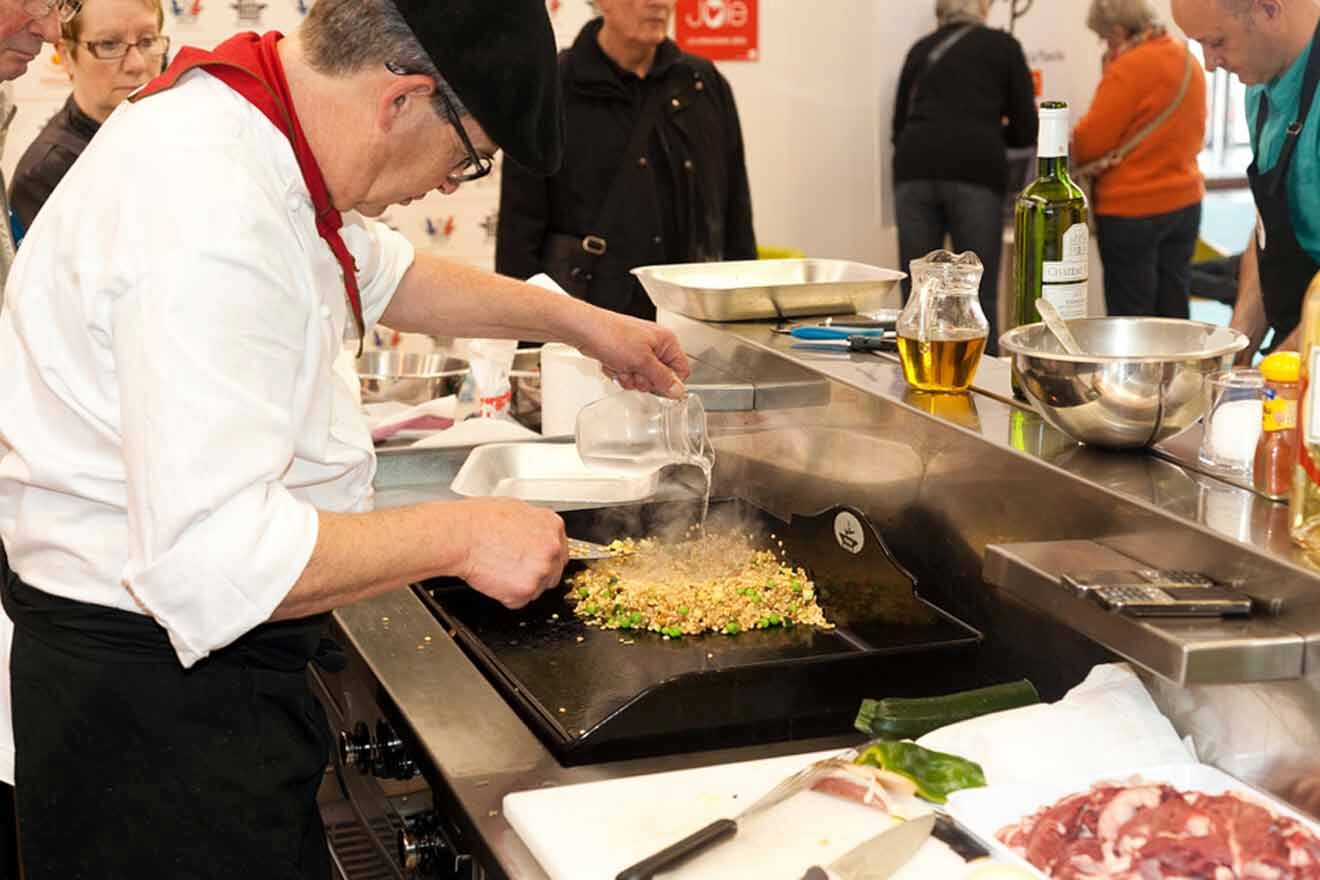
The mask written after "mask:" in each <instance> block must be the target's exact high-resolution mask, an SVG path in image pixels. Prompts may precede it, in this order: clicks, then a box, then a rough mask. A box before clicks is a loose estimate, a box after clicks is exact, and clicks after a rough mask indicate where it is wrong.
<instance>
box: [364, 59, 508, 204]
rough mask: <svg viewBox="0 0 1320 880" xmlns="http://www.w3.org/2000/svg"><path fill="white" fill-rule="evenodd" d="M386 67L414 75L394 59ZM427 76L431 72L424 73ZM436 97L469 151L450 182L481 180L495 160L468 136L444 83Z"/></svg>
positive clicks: (439, 84)
mask: <svg viewBox="0 0 1320 880" xmlns="http://www.w3.org/2000/svg"><path fill="white" fill-rule="evenodd" d="M385 69H386V70H388V71H389V72H390V73H392V74H394V75H395V76H412V75H414V73H415V72H414V71H410V70H406V69H404V68H402V67H400V66H399V65H397V64H395V63H394V62H392V61H387V62H385ZM422 75H423V76H427V75H429V74H422ZM435 94H436V97H437V98H439V101H440V109H441V111H442V113H443V115H444V117H445V121H447V122H448V123H449V124H450V125H452V126H453V127H454V130H455V131H457V132H458V139H459V140H460V141H462V143H463V149H464V150H466V151H467V157H466V158H464V159H463V162H462V163H461V164H460V165H459V166H458V167H456V168H455V169H454V170H453V171H451V172H449V174H448V178H449V182H450V183H467V182H469V181H472V180H479V179H481V178H483V177H485V176H486V175H487V174H490V172H491V170H492V169H493V168H494V167H495V160H494V159H493V158H492V157H490V156H487V155H486V154H485V153H480V152H477V148H476V147H474V146H473V145H472V139H471V138H470V137H468V133H467V130H466V129H465V128H463V123H462V121H461V120H460V119H459V115H458V108H457V107H455V106H454V102H453V101H452V100H450V98H449V94H448V90H447V89H446V88H445V86H444V84H443V83H439V82H437V83H436V90H435Z"/></svg>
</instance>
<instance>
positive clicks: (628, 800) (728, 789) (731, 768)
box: [504, 752, 968, 880]
mask: <svg viewBox="0 0 1320 880" xmlns="http://www.w3.org/2000/svg"><path fill="white" fill-rule="evenodd" d="M831 754H836V752H818V753H815V754H807V755H788V756H785V757H780V758H768V759H765V760H760V761H747V762H743V763H739V764H722V765H718V766H714V767H699V768H695V769H692V770H677V771H674V772H671V773H657V774H648V775H643V776H630V777H626V778H623V779H610V780H606V781H603V782H589V783H584V784H582V785H569V786H563V787H559V788H543V789H537V790H535V791H520V792H514V793H512V794H509V795H506V796H505V798H504V814H505V817H506V818H507V819H508V820H509V824H510V825H512V826H513V828H514V830H515V831H517V832H518V835H519V837H521V838H522V839H523V842H524V843H526V844H527V848H528V849H529V850H531V852H532V855H534V856H535V857H536V860H537V861H538V862H540V863H541V866H542V867H543V868H544V869H545V871H546V873H547V874H549V875H550V877H551V878H552V880H613V878H614V877H615V875H617V874H618V873H619V871H621V870H623V869H624V868H626V867H628V866H629V865H632V864H634V863H636V862H638V861H641V860H642V859H644V858H646V857H647V856H650V855H652V854H654V853H655V852H657V851H658V850H661V849H663V848H664V847H666V846H668V845H669V844H671V843H674V842H675V841H677V840H680V839H682V838H683V837H686V836H687V835H688V834H690V833H691V832H693V831H696V830H697V829H699V828H701V827H703V826H704V825H706V824H707V823H709V822H712V821H714V820H716V819H721V818H726V817H733V816H736V815H737V814H738V813H739V812H740V811H741V810H742V809H743V808H744V807H746V806H748V805H749V804H751V803H752V802H753V801H755V800H756V799H757V798H758V797H760V796H761V795H762V794H764V793H765V792H767V791H769V790H770V789H771V788H773V787H774V786H775V784H777V783H778V782H780V781H781V780H783V779H785V778H786V777H788V776H791V775H792V774H793V773H795V772H797V771H798V770H800V769H801V768H803V767H805V766H806V765H807V764H810V763H811V762H812V761H816V760H819V759H820V758H824V757H828V756H829V755H831ZM894 821H895V820H894V819H892V818H891V817H890V816H888V814H886V813H885V812H884V811H882V810H878V809H876V808H874V807H865V806H862V805H860V804H857V803H853V802H851V801H847V800H844V799H842V798H838V797H833V796H830V795H825V794H821V793H819V792H814V791H804V792H801V793H799V794H797V795H795V796H793V797H792V798H789V799H788V800H786V801H784V802H783V803H781V804H780V805H778V806H777V807H775V808H774V809H772V810H770V811H767V812H766V813H763V814H761V815H760V816H759V817H757V818H755V819H753V820H751V821H749V822H747V823H744V824H743V825H742V826H740V828H739V830H738V834H737V836H736V837H734V838H733V839H731V840H728V841H726V842H724V843H721V844H718V845H717V846H715V847H712V848H711V849H710V850H709V851H707V852H706V853H704V854H702V855H701V856H699V857H697V858H696V859H694V860H693V861H691V862H688V863H687V864H685V865H683V866H682V867H681V868H680V869H679V870H678V871H675V872H673V873H672V874H665V875H661V876H664V877H671V878H675V880H678V878H681V880H717V878H718V880H743V878H746V880H778V878H782V880H799V878H801V876H802V874H803V873H804V872H805V871H806V869H807V868H809V867H811V866H812V865H816V864H819V865H825V864H828V863H829V862H830V861H831V860H832V859H834V858H836V857H838V856H839V855H842V854H843V853H845V852H847V851H848V850H849V849H851V848H852V847H854V846H856V845H857V844H859V843H861V842H862V841H864V840H867V839H869V838H871V837H874V836H875V835H876V834H878V833H880V832H881V831H883V830H884V829H885V828H888V827H889V826H890V825H892V824H893V823H894ZM967 873H968V871H967V868H966V866H965V865H964V864H963V862H962V860H961V859H960V858H958V857H957V856H955V855H954V854H953V853H952V852H950V851H949V849H948V848H947V847H945V846H944V845H943V844H942V843H940V842H939V841H935V840H930V841H927V843H926V845H925V846H924V847H923V848H922V850H921V851H920V852H919V853H918V854H917V856H916V857H914V858H913V860H912V861H911V862H909V863H908V864H907V865H906V866H905V867H904V868H903V869H902V871H900V872H899V873H897V874H895V875H894V876H893V880H961V878H963V877H965V876H966V874H967Z"/></svg>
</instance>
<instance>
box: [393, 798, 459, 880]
mask: <svg viewBox="0 0 1320 880" xmlns="http://www.w3.org/2000/svg"><path fill="white" fill-rule="evenodd" d="M438 825H439V820H438V818H437V817H436V815H435V814H434V813H421V814H419V815H417V816H414V817H413V818H411V819H408V820H406V821H405V823H404V826H403V828H402V829H400V831H399V837H398V843H399V864H400V865H402V866H403V870H404V872H405V873H407V874H411V875H415V874H417V873H418V872H420V871H426V872H433V871H435V870H436V869H438V868H439V867H440V865H441V863H442V860H443V859H444V857H445V855H446V854H448V852H449V846H448V845H447V844H446V843H445V840H444V838H443V837H442V836H441V835H440V832H439V830H438V828H437V826H438ZM428 876H429V874H428Z"/></svg>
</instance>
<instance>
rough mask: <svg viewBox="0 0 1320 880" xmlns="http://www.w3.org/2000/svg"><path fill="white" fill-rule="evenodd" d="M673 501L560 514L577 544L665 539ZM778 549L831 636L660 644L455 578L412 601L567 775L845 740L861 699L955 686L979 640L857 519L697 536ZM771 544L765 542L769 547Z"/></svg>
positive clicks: (727, 522) (739, 507)
mask: <svg viewBox="0 0 1320 880" xmlns="http://www.w3.org/2000/svg"><path fill="white" fill-rule="evenodd" d="M699 511H700V506H699V505H698V504H691V503H687V502H670V503H661V504H650V505H638V506H633V507H625V508H609V509H606V510H593V511H578V512H570V513H567V514H565V515H564V520H565V526H566V527H567V530H568V533H569V534H570V535H571V536H573V537H576V538H585V539H587V540H593V541H608V540H611V539H613V538H616V537H625V536H627V537H644V536H659V537H662V538H665V539H668V540H675V539H678V538H680V537H681V536H682V534H683V533H684V532H686V530H687V529H688V527H689V526H690V525H691V524H692V523H693V522H695V521H696V519H697V518H698V517H699ZM730 527H732V528H738V529H740V530H742V531H745V532H749V533H751V534H753V535H756V536H757V539H758V540H761V541H764V542H767V544H769V543H775V542H779V541H782V542H783V549H784V552H785V554H786V555H787V558H788V561H789V562H791V563H792V564H794V565H799V566H802V567H804V568H806V569H807V570H808V572H809V573H810V574H811V576H812V578H813V579H814V580H815V583H816V586H817V592H818V594H819V602H820V605H821V607H822V608H823V609H824V611H825V616H826V618H827V619H829V620H830V621H831V622H832V623H834V624H835V625H836V629H833V630H818V629H815V628H813V627H804V626H797V627H794V628H792V629H771V630H756V631H751V632H746V633H741V634H739V635H736V636H724V635H715V634H711V635H704V636H696V637H691V636H688V637H684V638H681V639H665V638H663V637H662V636H661V635H660V634H659V633H651V632H629V631H621V630H600V629H595V628H592V627H588V626H586V625H585V624H583V623H582V622H581V621H579V620H578V619H577V618H576V617H575V616H574V614H573V610H572V605H571V603H570V602H569V601H568V599H567V597H566V595H565V592H564V591H563V590H562V589H561V590H554V591H551V592H548V593H546V594H545V595H543V596H542V597H541V598H539V599H538V600H537V601H535V602H533V603H532V604H530V605H528V606H527V607H526V608H523V609H520V610H518V611H511V610H509V609H507V608H505V607H504V606H502V605H500V604H499V603H498V602H496V601H494V600H492V599H488V598H486V597H485V596H483V595H481V594H479V593H477V592H476V591H474V590H472V589H470V588H468V587H467V586H466V585H464V584H463V583H462V582H460V581H454V580H433V581H428V582H426V583H424V584H422V585H420V586H419V587H418V591H419V593H420V594H421V595H422V597H423V599H424V601H425V602H426V603H427V604H428V606H429V607H430V608H431V609H432V610H433V611H434V612H435V614H436V615H437V617H438V618H439V619H440V620H441V622H442V623H444V624H445V626H446V628H447V629H448V630H449V631H450V632H452V633H453V635H454V637H455V638H456V639H457V641H458V643H459V644H460V645H461V646H462V647H463V649H464V650H465V651H466V652H467V654H468V655H469V656H470V657H471V658H472V660H473V661H474V662H475V663H476V665H477V666H478V667H479V668H480V669H481V670H482V671H483V672H484V673H485V675H486V676H487V678H488V679H490V681H491V682H492V683H493V684H494V685H495V686H496V687H497V688H498V689H499V690H500V692H501V693H502V694H503V695H504V697H505V698H506V699H507V700H508V701H509V703H510V704H511V705H512V706H513V707H514V709H515V710H517V711H518V712H519V714H520V715H521V716H522V717H523V718H524V720H526V721H527V723H528V724H529V726H530V727H531V728H532V729H533V730H535V731H536V733H537V734H538V736H540V738H541V739H542V740H543V741H544V742H545V743H546V745H547V746H548V747H549V748H550V750H551V751H552V752H553V753H554V754H555V756H556V757H557V758H558V759H559V760H560V761H561V762H562V763H564V764H566V765H577V764H586V763H595V762H599V761H608V760H617V759H623V758H631V757H641V756H647V755H657V754H667V753H674V752H688V751H698V750H704V749H713V748H724V747H730V746H735V745H749V744H753V743H761V742H777V741H782V740H789V739H805V738H810V737H817V736H825V735H832V734H840V733H846V732H847V731H849V730H850V729H851V727H852V721H853V718H854V717H855V716H856V713H857V709H858V705H859V704H860V702H861V700H862V699H863V698H864V697H883V696H925V695H929V694H935V693H945V692H949V691H954V690H958V689H959V688H961V687H965V686H970V685H971V684H973V683H974V682H975V670H974V669H973V664H972V663H971V662H970V655H971V653H972V652H974V650H975V649H976V647H977V645H978V644H979V642H980V638H981V637H980V634H979V633H978V632H976V631H975V630H973V629H972V628H971V627H969V626H967V625H965V624H964V623H962V622H961V621H959V620H957V619H955V618H953V617H951V616H950V615H948V614H946V613H944V612H942V611H940V610H939V609H938V608H935V607H934V606H932V605H930V604H929V603H927V602H925V601H924V600H922V599H921V598H920V597H919V596H917V595H916V591H915V581H914V580H913V578H912V576H911V575H910V574H909V573H908V572H907V571H905V570H904V569H903V567H902V566H901V565H900V564H899V563H898V562H897V561H896V560H895V559H894V557H893V555H892V554H891V553H890V552H889V549H888V547H886V546H885V544H884V542H883V540H881V538H880V536H879V535H878V534H877V532H876V531H875V529H874V528H873V527H872V526H871V525H870V523H868V522H867V521H866V518H865V517H864V516H863V515H862V514H861V513H859V512H858V511H856V510H853V509H851V508H845V507H838V508H833V509H831V510H828V511H825V512H823V513H821V514H818V515H816V516H808V517H795V518H793V520H792V521H791V522H790V523H784V522H782V521H780V520H778V519H775V518H774V517H771V516H770V515H768V514H766V513H764V512H762V511H760V510H758V509H756V508H755V507H752V506H751V505H749V504H747V503H745V502H742V501H737V500H727V501H717V502H712V504H711V513H710V520H709V522H708V528H710V529H712V530H721V529H726V528H730ZM772 535H773V536H774V537H773V538H771V536H772Z"/></svg>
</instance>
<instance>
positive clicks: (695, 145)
mask: <svg viewBox="0 0 1320 880" xmlns="http://www.w3.org/2000/svg"><path fill="white" fill-rule="evenodd" d="M675 3H676V0H664V2H661V3H656V2H654V0H597V2H596V4H595V5H596V8H597V10H598V11H599V12H600V17H599V18H596V19H593V20H592V21H590V22H588V23H587V24H586V26H585V27H583V29H582V31H581V33H579V34H578V37H577V39H576V41H575V42H574V43H573V46H572V48H571V49H569V50H568V51H566V52H564V53H562V54H561V55H560V58H559V71H560V77H561V81H562V83H563V92H564V103H565V122H566V124H565V133H566V142H565V150H564V163H563V166H562V167H561V168H560V170H559V172H558V173H557V174H555V175H553V176H551V177H543V176H541V175H538V174H535V173H533V172H531V171H528V170H527V169H525V168H523V167H521V166H519V165H517V164H516V163H514V162H511V161H508V160H506V161H505V162H504V171H503V184H502V188H501V191H500V214H499V231H498V236H497V243H496V248H495V269H496V271H498V272H501V273H503V274H505V275H512V276H514V277H517V278H527V277H529V276H531V275H534V274H536V273H538V272H546V273H548V274H549V275H550V276H551V277H552V278H554V279H555V280H556V281H557V282H559V284H560V285H561V286H563V287H564V288H565V289H566V290H568V291H569V292H570V293H572V294H573V295H574V296H577V297H579V298H581V299H585V300H587V301H589V302H591V303H593V304H595V305H598V306H602V307H604V308H608V309H612V310H614V311H618V312H624V313H627V314H631V315H636V316H638V317H642V318H654V317H655V307H654V306H653V305H652V304H651V301H650V300H649V299H648V298H647V296H646V293H645V291H643V290H642V288H641V285H640V284H639V283H638V282H637V280H636V279H635V278H634V277H632V276H631V275H630V274H629V270H630V269H633V268H635V267H637V266H645V265H652V264H656V263H689V262H702V261H707V260H751V259H755V258H756V236H755V234H754V232H753V231H752V205H751V194H750V191H749V187H748V183H747V167H746V162H745V158H744V154H743V140H742V130H741V127H740V125H739V122H738V110H737V107H736V106H735V105H734V100H733V93H732V91H731V90H730V88H729V84H728V82H727V81H726V80H725V79H724V77H723V76H721V75H720V73H719V71H717V70H716V69H715V66H714V65H713V64H711V63H710V62H709V61H707V60H705V59H703V58H697V57H695V56H693V55H689V54H687V53H685V52H682V51H681V50H679V48H678V46H677V45H676V44H675V43H674V42H673V41H672V40H670V39H669V38H668V37H667V36H666V35H667V33H668V29H669V19H670V18H672V16H673V9H674V5H675Z"/></svg>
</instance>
